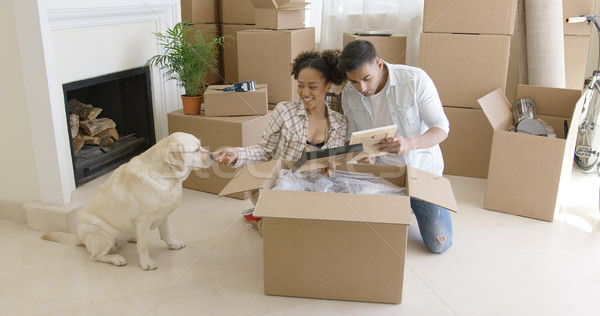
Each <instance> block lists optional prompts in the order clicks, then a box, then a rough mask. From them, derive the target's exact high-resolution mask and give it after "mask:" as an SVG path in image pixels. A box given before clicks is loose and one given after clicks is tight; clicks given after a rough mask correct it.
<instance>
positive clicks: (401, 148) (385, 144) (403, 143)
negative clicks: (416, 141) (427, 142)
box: [375, 136, 416, 155]
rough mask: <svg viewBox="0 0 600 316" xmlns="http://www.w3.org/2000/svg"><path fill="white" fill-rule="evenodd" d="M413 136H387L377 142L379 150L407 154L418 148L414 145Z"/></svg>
mask: <svg viewBox="0 0 600 316" xmlns="http://www.w3.org/2000/svg"><path fill="white" fill-rule="evenodd" d="M412 140H413V139H412V138H404V137H402V136H394V137H390V138H386V139H384V140H382V141H381V142H379V143H378V144H376V145H375V146H377V150H379V151H385V152H389V153H393V154H399V155H401V154H406V153H407V152H409V151H411V150H414V149H416V148H415V146H414V145H413V142H412Z"/></svg>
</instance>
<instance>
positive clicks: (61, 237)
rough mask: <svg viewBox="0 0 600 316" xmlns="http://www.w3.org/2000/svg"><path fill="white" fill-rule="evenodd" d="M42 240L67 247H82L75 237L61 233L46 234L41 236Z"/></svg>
mask: <svg viewBox="0 0 600 316" xmlns="http://www.w3.org/2000/svg"><path fill="white" fill-rule="evenodd" d="M42 239H44V240H50V241H56V242H59V243H61V244H65V245H67V246H83V242H81V240H80V239H79V237H78V236H77V235H74V234H69V233H63V232H53V233H47V234H45V235H43V236H42Z"/></svg>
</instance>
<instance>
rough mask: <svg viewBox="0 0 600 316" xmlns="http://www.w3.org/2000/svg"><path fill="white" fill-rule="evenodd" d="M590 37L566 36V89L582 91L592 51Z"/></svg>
mask: <svg viewBox="0 0 600 316" xmlns="http://www.w3.org/2000/svg"><path fill="white" fill-rule="evenodd" d="M590 39H591V37H590V36H589V35H565V77H566V87H567V88H569V89H582V88H583V84H584V79H585V71H586V67H587V60H588V53H589V49H590Z"/></svg>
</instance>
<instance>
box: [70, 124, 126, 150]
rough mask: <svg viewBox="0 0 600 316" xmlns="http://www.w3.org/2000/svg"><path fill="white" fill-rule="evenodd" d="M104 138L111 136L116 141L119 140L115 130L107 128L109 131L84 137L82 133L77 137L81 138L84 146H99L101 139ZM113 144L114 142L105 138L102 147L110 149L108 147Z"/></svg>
mask: <svg viewBox="0 0 600 316" xmlns="http://www.w3.org/2000/svg"><path fill="white" fill-rule="evenodd" d="M106 136H112V137H114V138H115V139H117V140H118V139H119V133H118V132H117V129H116V128H109V129H107V130H105V131H102V132H100V133H98V134H96V135H94V136H90V135H86V134H85V133H83V134H82V135H80V136H79V137H81V138H82V139H83V140H84V141H85V144H86V145H100V142H101V141H102V138H104V137H106ZM113 143H114V141H113V140H112V139H111V138H107V139H106V140H105V141H104V144H103V145H104V146H105V147H110V146H112V144H113Z"/></svg>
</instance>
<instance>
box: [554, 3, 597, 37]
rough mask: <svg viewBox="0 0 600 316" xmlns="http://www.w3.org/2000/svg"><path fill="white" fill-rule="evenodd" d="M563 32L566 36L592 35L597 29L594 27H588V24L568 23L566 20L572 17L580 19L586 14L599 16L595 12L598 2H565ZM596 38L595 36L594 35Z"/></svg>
mask: <svg viewBox="0 0 600 316" xmlns="http://www.w3.org/2000/svg"><path fill="white" fill-rule="evenodd" d="M562 5H563V17H564V21H563V28H564V30H563V32H564V34H565V35H591V31H592V30H594V33H596V28H595V27H594V26H593V25H587V23H567V22H566V21H567V20H566V19H567V18H571V17H578V16H580V15H586V14H597V13H594V12H596V11H595V10H594V7H595V6H596V0H563V1H562ZM594 36H595V35H594Z"/></svg>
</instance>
